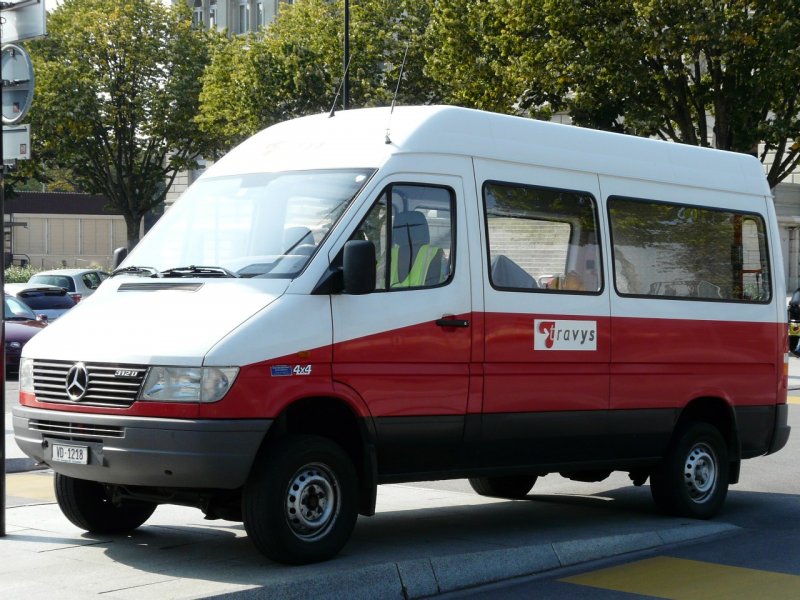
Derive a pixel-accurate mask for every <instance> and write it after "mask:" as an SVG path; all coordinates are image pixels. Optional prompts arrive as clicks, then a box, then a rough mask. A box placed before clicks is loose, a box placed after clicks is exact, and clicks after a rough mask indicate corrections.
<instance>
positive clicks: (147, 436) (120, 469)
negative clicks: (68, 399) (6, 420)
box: [12, 406, 272, 489]
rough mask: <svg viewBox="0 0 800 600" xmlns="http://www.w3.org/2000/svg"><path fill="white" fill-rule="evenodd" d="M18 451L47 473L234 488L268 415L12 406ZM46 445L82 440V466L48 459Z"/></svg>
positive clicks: (145, 483)
mask: <svg viewBox="0 0 800 600" xmlns="http://www.w3.org/2000/svg"><path fill="white" fill-rule="evenodd" d="M12 422H13V425H14V437H15V439H16V441H17V444H18V445H19V447H20V448H21V449H22V451H23V452H25V454H27V455H28V456H30V457H32V458H34V459H35V460H37V461H39V462H41V463H45V464H47V465H48V466H49V467H51V468H52V469H53V470H54V471H55V472H57V473H61V474H62V475H67V476H69V477H75V478H78V479H87V480H90V481H99V482H102V483H111V484H118V485H128V486H155V487H170V488H173V487H182V488H217V489H236V488H238V487H240V486H242V485H243V484H244V482H245V480H246V479H247V476H248V474H249V472H250V468H251V466H252V464H253V460H254V459H255V456H256V453H257V452H258V449H259V447H260V446H261V442H262V441H263V439H264V436H265V435H266V433H267V430H268V429H269V427H270V425H271V424H272V421H271V420H268V419H224V420H223V419H219V420H216V419H205V420H188V419H187V420H184V419H164V418H152V417H124V416H117V415H96V414H84V413H71V412H60V411H52V410H42V409H38V408H30V407H26V406H16V407H14V408H13V409H12ZM53 443H60V444H69V445H73V446H85V447H87V448H88V455H89V459H88V460H89V462H88V464H86V465H82V464H71V463H63V462H57V461H54V460H53V455H52V445H53Z"/></svg>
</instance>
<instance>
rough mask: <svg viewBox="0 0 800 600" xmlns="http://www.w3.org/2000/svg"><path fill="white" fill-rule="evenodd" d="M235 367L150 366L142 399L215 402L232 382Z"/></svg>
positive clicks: (220, 398)
mask: <svg viewBox="0 0 800 600" xmlns="http://www.w3.org/2000/svg"><path fill="white" fill-rule="evenodd" d="M238 373H239V369H238V368H237V367H150V370H149V371H148V373H147V377H146V378H145V380H144V386H143V387H142V400H151V401H154V402H217V401H219V400H222V398H223V396H225V394H227V393H228V390H229V389H230V388H231V386H232V385H233V381H234V380H235V379H236V375H237V374H238Z"/></svg>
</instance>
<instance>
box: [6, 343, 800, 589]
mask: <svg viewBox="0 0 800 600" xmlns="http://www.w3.org/2000/svg"><path fill="white" fill-rule="evenodd" d="M790 388H791V389H792V390H793V391H791V392H790V394H791V395H796V396H797V400H800V359H796V358H792V359H790ZM6 424H7V428H8V429H10V424H11V418H10V415H7V417H6ZM6 452H7V460H6V468H7V471H8V473H9V474H8V475H7V478H6V490H7V502H6V504H7V510H6V533H7V535H6V537H5V538H0V597H7V598H18V597H19V598H25V599H26V600H39V599H41V600H61V599H66V600H70V599H72V598H75V599H76V600H77V599H81V600H82V599H85V598H87V597H89V598H91V597H100V596H102V597H103V598H113V599H131V598H142V597H147V596H152V597H154V598H169V599H173V598H174V599H179V598H208V597H224V598H236V599H240V598H241V599H250V598H281V599H294V598H298V599H299V598H332V599H338V598H342V599H344V598H347V599H357V598H381V599H383V598H398V599H410V598H424V597H429V596H436V595H438V594H442V593H446V592H449V591H455V590H459V589H464V588H469V587H473V586H476V585H481V584H485V583H490V582H495V581H502V580H506V579H510V578H513V577H520V576H525V575H531V574H537V573H543V572H546V571H550V570H553V569H557V568H560V567H564V566H569V565H575V564H580V563H584V562H588V561H592V560H596V559H602V558H608V557H612V556H618V555H621V554H625V553H629V552H636V551H641V550H647V549H654V548H659V547H664V546H669V545H671V544H677V543H683V542H689V541H693V540H699V539H703V538H707V537H709V536H720V535H730V534H732V533H734V532H736V531H738V528H737V527H735V526H733V525H730V524H726V523H724V522H722V521H721V520H717V521H712V522H703V521H692V520H688V519H676V518H669V517H664V516H661V515H659V514H658V513H657V512H656V510H655V508H654V506H653V504H652V501H651V499H650V493H649V488H648V487H647V486H644V487H642V488H634V487H632V486H631V485H630V482H629V481H628V479H627V476H625V475H624V474H614V475H612V477H611V478H609V479H607V480H606V481H604V482H601V483H599V484H579V483H576V482H569V481H567V480H563V479H561V478H560V477H558V476H556V475H550V476H548V477H545V478H543V479H542V480H540V481H539V482H537V484H536V487H534V489H533V494H532V495H530V496H529V497H528V498H527V499H525V500H518V501H507V500H498V499H490V498H483V497H481V496H478V495H476V494H472V493H465V492H463V491H454V490H443V489H434V486H432V485H426V484H413V485H412V484H409V485H385V486H381V487H380V489H379V494H378V506H377V509H378V510H377V514H376V515H375V516H374V517H371V518H363V517H360V518H359V521H358V523H357V525H356V529H355V532H354V534H353V537H352V538H351V540H350V542H349V544H348V545H347V546H346V547H345V549H344V551H343V552H342V553H341V554H340V555H339V556H338V557H337V558H335V559H333V560H331V561H328V562H326V563H322V564H318V565H309V566H304V567H285V566H282V565H277V564H275V563H272V562H270V561H269V560H267V559H265V558H263V557H262V556H260V555H259V554H258V553H257V552H256V550H255V549H254V548H253V546H252V545H251V544H250V542H249V541H248V540H247V536H246V535H245V532H244V528H243V527H242V525H241V524H240V523H233V522H228V521H206V520H204V519H203V515H202V513H201V512H200V511H198V510H196V509H191V508H185V507H177V506H160V507H159V508H158V509H157V510H156V512H155V514H154V515H153V516H152V517H151V519H150V520H149V521H148V522H147V523H146V524H145V525H144V526H142V527H141V528H140V529H138V530H137V531H136V532H134V533H132V534H129V535H117V536H97V535H91V534H87V533H85V532H83V531H82V530H79V529H77V528H76V527H74V526H73V525H72V524H71V523H69V521H67V519H66V518H65V517H63V515H62V514H61V512H60V510H59V509H58V506H57V505H56V504H55V501H54V498H53V491H52V472H51V471H49V470H38V471H25V472H16V473H15V472H12V471H14V470H15V467H25V468H27V467H29V466H30V463H27V464H26V463H25V462H24V461H25V457H24V456H23V455H22V453H21V452H20V451H19V449H18V448H17V447H16V444H15V443H14V441H13V436H11V437H9V435H8V431H7V432H6ZM15 461H16V462H15Z"/></svg>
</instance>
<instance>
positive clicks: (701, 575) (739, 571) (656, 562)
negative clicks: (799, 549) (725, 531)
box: [561, 556, 800, 600]
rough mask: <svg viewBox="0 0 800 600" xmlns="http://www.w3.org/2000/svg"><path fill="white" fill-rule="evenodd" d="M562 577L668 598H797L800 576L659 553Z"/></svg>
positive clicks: (589, 584)
mask: <svg viewBox="0 0 800 600" xmlns="http://www.w3.org/2000/svg"><path fill="white" fill-rule="evenodd" d="M561 581H564V582H567V583H574V584H578V585H585V586H589V587H595V588H601V589H607V590H614V591H618V592H627V593H630V594H642V595H646V596H654V597H657V598H666V599H668V600H717V599H718V600H752V599H753V598H769V599H770V600H780V599H782V598H786V599H787V600H788V599H789V598H791V599H792V600H796V599H797V597H798V590H800V576H798V575H787V574H785V573H772V572H770V571H759V570H756V569H744V568H741V567H729V566H725V565H717V564H714V563H707V562H701V561H696V560H685V559H682V558H672V557H669V556H659V557H656V558H650V559H646V560H641V561H637V562H634V563H630V564H627V565H620V566H618V567H611V568H609V569H602V570H599V571H594V572H591V573H584V574H582V575H576V576H574V577H567V578H566V579H562V580H561Z"/></svg>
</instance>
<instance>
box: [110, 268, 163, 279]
mask: <svg viewBox="0 0 800 600" xmlns="http://www.w3.org/2000/svg"><path fill="white" fill-rule="evenodd" d="M120 273H134V274H135V273H143V274H145V275H147V276H149V277H158V271H157V270H156V269H154V268H153V267H140V266H131V267H122V268H121V269H116V270H115V271H112V272H111V277H114V275H119V274H120Z"/></svg>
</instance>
